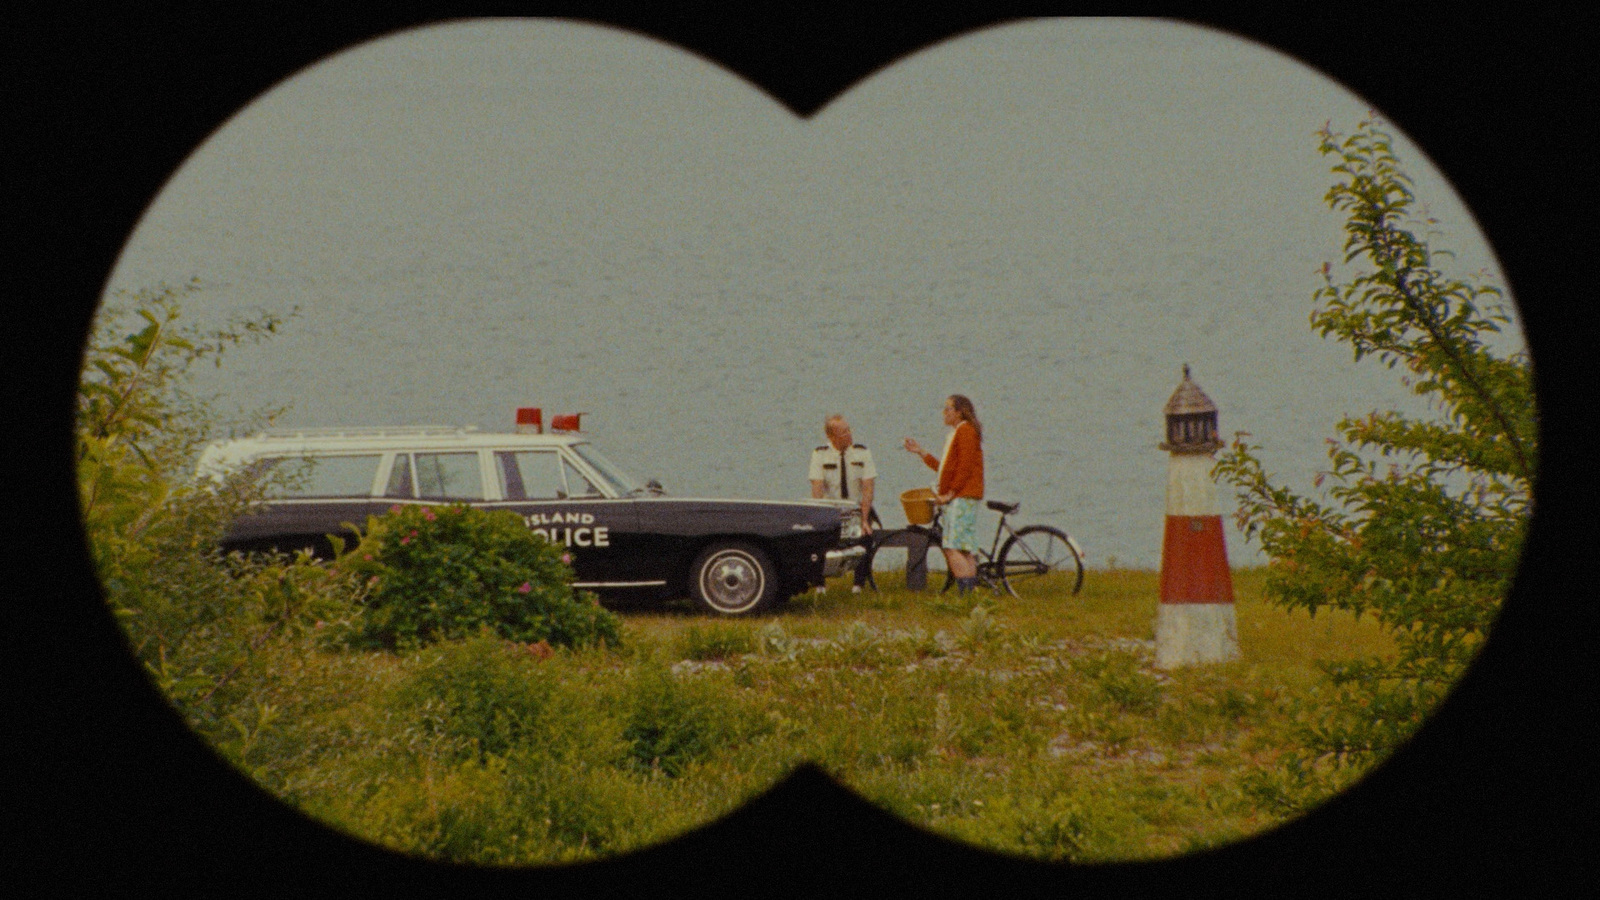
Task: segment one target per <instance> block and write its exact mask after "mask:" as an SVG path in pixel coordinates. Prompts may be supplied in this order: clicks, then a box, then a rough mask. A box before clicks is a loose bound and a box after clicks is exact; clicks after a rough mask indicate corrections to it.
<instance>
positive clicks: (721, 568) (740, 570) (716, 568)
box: [701, 550, 766, 612]
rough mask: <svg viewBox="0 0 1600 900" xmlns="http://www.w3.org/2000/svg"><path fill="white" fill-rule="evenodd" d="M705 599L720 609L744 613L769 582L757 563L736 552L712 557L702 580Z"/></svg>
mask: <svg viewBox="0 0 1600 900" xmlns="http://www.w3.org/2000/svg"><path fill="white" fill-rule="evenodd" d="M701 579H702V580H701V586H702V587H703V588H704V590H705V595H706V599H707V600H710V601H711V603H712V605H714V606H716V607H717V608H718V609H722V610H726V611H728V612H742V611H743V610H745V609H748V608H750V607H751V606H752V605H754V604H755V602H756V601H757V600H758V599H760V597H761V594H762V591H763V590H764V589H765V587H766V578H765V575H764V573H763V572H762V571H761V567H760V566H758V565H756V562H755V560H753V559H751V558H750V557H749V556H747V555H746V554H744V553H741V552H739V551H737V550H728V551H725V552H723V553H719V554H717V555H716V556H715V557H712V559H711V561H710V562H709V563H708V564H707V565H706V567H705V572H704V574H703V575H702V576H701Z"/></svg>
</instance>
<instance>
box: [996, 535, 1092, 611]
mask: <svg viewBox="0 0 1600 900" xmlns="http://www.w3.org/2000/svg"><path fill="white" fill-rule="evenodd" d="M1000 581H1001V583H1002V584H1004V585H1005V588H1006V590H1007V591H1008V592H1010V594H1011V596H1013V597H1021V596H1022V595H1023V592H1024V591H1027V592H1028V593H1032V594H1039V593H1041V592H1045V591H1057V590H1064V591H1066V592H1067V593H1069V594H1077V593H1078V591H1079V590H1081V589H1082V588H1083V557H1082V555H1080V554H1079V552H1078V545H1077V544H1076V543H1074V542H1073V540H1072V538H1069V537H1067V533H1066V532H1065V531H1062V530H1061V529H1059V528H1051V527H1050V526H1049V525H1029V526H1028V527H1026V528H1024V529H1022V530H1020V531H1018V532H1017V533H1016V534H1013V535H1012V536H1011V537H1010V538H1008V539H1007V540H1006V543H1005V546H1003V547H1001V548H1000Z"/></svg>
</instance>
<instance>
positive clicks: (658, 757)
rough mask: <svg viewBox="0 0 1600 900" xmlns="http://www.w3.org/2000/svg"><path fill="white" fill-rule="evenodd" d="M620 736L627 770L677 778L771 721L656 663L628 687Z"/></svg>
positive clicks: (723, 692)
mask: <svg viewBox="0 0 1600 900" xmlns="http://www.w3.org/2000/svg"><path fill="white" fill-rule="evenodd" d="M624 702H625V703H626V704H627V708H628V719H627V725H626V727H625V728H624V729H623V732H622V737H623V740H624V741H625V742H626V743H627V746H628V750H627V753H628V757H629V767H630V768H632V769H634V770H637V771H649V772H654V771H659V772H662V773H664V774H666V775H669V776H673V777H676V776H678V775H681V774H683V773H684V771H685V770H686V769H687V768H688V766H689V765H690V764H691V763H694V762H696V761H699V760H703V759H706V758H707V757H709V756H710V755H711V754H712V753H713V752H715V751H716V750H718V749H721V748H723V747H727V746H730V745H732V744H734V743H737V742H738V741H740V740H743V739H746V738H749V737H752V736H754V735H756V734H760V733H764V732H768V731H771V730H772V729H773V727H774V724H773V722H772V720H771V719H770V718H769V717H767V716H766V715H764V714H757V713H755V712H753V711H752V710H751V709H750V708H748V707H746V706H745V705H743V704H742V703H741V702H740V701H739V700H737V699H735V698H734V696H733V695H731V694H730V693H729V692H728V691H726V690H719V689H718V687H717V686H716V685H713V684H707V683H703V682H680V681H679V680H677V679H676V678H674V677H673V676H672V673H671V672H669V671H668V670H666V669H665V668H663V667H661V666H660V665H658V664H653V663H652V664H647V665H644V666H641V667H640V668H639V669H638V670H637V672H636V673H635V674H634V676H633V679H632V681H631V683H630V684H629V686H628V693H627V697H626V699H625V701H624Z"/></svg>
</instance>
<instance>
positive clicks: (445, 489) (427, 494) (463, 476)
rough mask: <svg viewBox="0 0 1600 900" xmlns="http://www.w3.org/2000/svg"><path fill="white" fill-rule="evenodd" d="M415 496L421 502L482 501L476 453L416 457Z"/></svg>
mask: <svg viewBox="0 0 1600 900" xmlns="http://www.w3.org/2000/svg"><path fill="white" fill-rule="evenodd" d="M412 458H413V460H415V462H416V466H417V496H418V497H419V498H421V499H423V500H482V499H483V478H482V476H481V475H480V473H479V471H478V454H477V453H417V454H414V455H413V457H412Z"/></svg>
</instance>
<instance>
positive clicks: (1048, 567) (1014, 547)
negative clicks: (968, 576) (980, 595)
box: [857, 500, 1083, 597]
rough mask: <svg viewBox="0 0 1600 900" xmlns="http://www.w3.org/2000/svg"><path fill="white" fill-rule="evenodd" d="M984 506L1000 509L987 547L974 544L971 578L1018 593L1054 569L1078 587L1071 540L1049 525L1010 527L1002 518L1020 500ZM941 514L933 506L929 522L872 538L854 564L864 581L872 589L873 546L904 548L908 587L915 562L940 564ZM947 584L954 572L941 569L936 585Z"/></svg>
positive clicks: (1078, 559) (1079, 573)
mask: <svg viewBox="0 0 1600 900" xmlns="http://www.w3.org/2000/svg"><path fill="white" fill-rule="evenodd" d="M984 505H985V506H987V507H989V508H990V509H992V510H994V511H995V512H997V513H999V514H1000V521H999V523H998V524H996V525H995V529H994V540H993V541H991V542H990V544H989V549H988V550H987V551H985V550H983V549H982V548H979V550H978V552H977V554H976V555H977V557H978V566H977V577H978V581H979V582H980V583H982V584H983V585H984V587H987V588H989V589H990V590H996V591H998V590H1001V589H1004V590H1005V591H1006V592H1007V593H1009V594H1010V595H1011V596H1013V597H1021V596H1022V594H1021V593H1020V591H1019V590H1018V588H1019V587H1022V586H1024V585H1026V584H1027V583H1028V582H1030V581H1034V580H1037V579H1041V578H1044V577H1046V576H1049V575H1051V574H1052V573H1057V572H1059V573H1062V574H1065V575H1066V576H1067V577H1068V578H1069V579H1070V582H1071V593H1072V594H1073V595H1076V594H1077V593H1078V591H1080V590H1082V589H1083V548H1082V547H1079V546H1078V542H1077V541H1075V540H1073V539H1072V537H1071V536H1069V535H1068V534H1067V533H1066V532H1065V531H1062V530H1061V529H1059V528H1056V527H1054V526H1051V525H1025V526H1023V527H1022V528H1018V529H1013V528H1012V527H1011V525H1010V523H1009V522H1007V518H1008V517H1009V516H1011V515H1013V514H1015V513H1016V512H1017V510H1019V509H1021V508H1022V504H1021V503H1001V502H1000V501H998V500H990V501H988V502H986V503H985V504H984ZM943 515H944V509H943V508H942V507H936V508H935V509H934V513H933V521H932V522H930V523H929V524H927V525H910V526H907V527H906V528H903V529H899V530H897V531H889V532H884V533H882V534H881V535H879V536H877V537H875V538H874V540H873V542H872V546H870V547H869V548H868V549H867V554H866V556H864V557H862V558H861V561H860V562H859V563H857V564H858V565H863V566H866V567H867V584H868V585H869V586H870V587H871V588H872V589H873V590H877V588H878V585H877V581H876V580H875V579H874V578H873V562H874V561H875V560H876V559H877V556H878V551H880V550H883V549H885V548H889V547H904V548H906V552H907V566H906V569H907V585H908V586H910V585H911V583H912V577H913V576H912V573H913V571H914V570H916V569H917V568H919V567H918V566H917V564H918V563H922V564H923V567H926V560H927V559H932V560H935V561H937V562H939V563H942V562H943V561H944V554H943V545H942V544H941V543H940V541H941V539H942V538H943V536H944V529H943V525H942V519H943ZM1001 535H1006V541H1005V544H1004V545H1002V544H1001V543H1000V537H1001ZM919 545H920V547H919ZM935 551H938V552H935ZM919 554H926V559H920V560H919V559H918V558H917V557H918V555H919ZM953 584H955V577H954V576H952V575H951V574H950V573H949V571H948V570H945V581H944V587H943V588H941V589H940V590H941V591H948V590H950V586H951V585H953ZM919 588H920V585H919Z"/></svg>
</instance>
